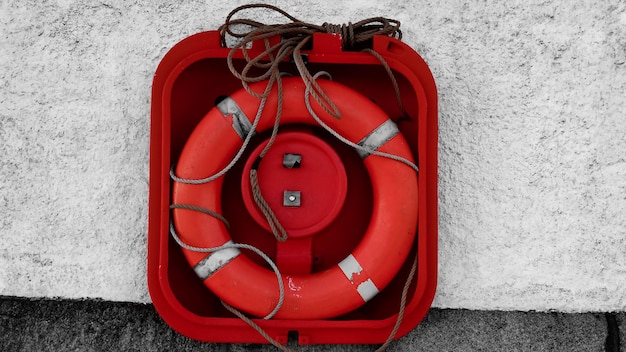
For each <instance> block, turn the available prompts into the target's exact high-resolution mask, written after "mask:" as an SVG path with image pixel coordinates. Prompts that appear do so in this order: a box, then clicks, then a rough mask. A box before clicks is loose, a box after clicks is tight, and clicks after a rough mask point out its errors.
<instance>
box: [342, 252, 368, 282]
mask: <svg viewBox="0 0 626 352" xmlns="http://www.w3.org/2000/svg"><path fill="white" fill-rule="evenodd" d="M337 265H339V268H340V269H341V271H343V274H344V275H346V277H347V278H348V280H350V281H353V280H354V274H356V275H360V274H361V271H363V268H362V267H361V264H359V262H358V261H357V260H356V258H355V257H354V256H353V255H352V254H350V255H348V256H347V257H346V258H345V259H344V260H342V261H341V262H339V264H337Z"/></svg>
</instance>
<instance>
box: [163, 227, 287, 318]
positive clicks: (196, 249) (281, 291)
mask: <svg viewBox="0 0 626 352" xmlns="http://www.w3.org/2000/svg"><path fill="white" fill-rule="evenodd" d="M170 233H171V234H172V237H173V238H174V240H175V241H176V243H178V245H179V246H181V247H182V248H184V249H186V250H189V251H193V252H200V253H209V252H217V251H221V250H224V249H228V248H243V249H248V250H251V251H252V252H254V253H256V254H257V255H258V256H260V257H261V258H263V260H265V262H267V264H269V266H270V267H272V270H273V271H274V273H275V274H276V279H277V280H278V291H279V297H278V303H276V307H274V310H272V311H271V312H270V313H269V314H268V315H266V316H265V317H263V319H266V320H267V319H271V318H272V317H273V316H274V315H276V313H278V311H279V310H280V308H281V307H282V305H283V301H284V300H285V287H284V285H283V277H282V275H281V274H280V271H279V270H278V267H277V266H276V264H274V262H273V261H272V259H270V257H268V256H267V254H265V253H263V251H261V250H260V249H258V248H256V247H254V246H252V245H249V244H245V243H227V244H223V245H221V246H218V247H195V246H191V245H188V244H187V243H185V242H183V240H182V239H181V238H180V237H179V236H178V234H177V233H176V229H175V228H174V223H173V222H171V221H170Z"/></svg>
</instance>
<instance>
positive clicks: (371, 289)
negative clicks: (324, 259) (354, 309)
mask: <svg viewBox="0 0 626 352" xmlns="http://www.w3.org/2000/svg"><path fill="white" fill-rule="evenodd" d="M337 265H339V268H340V269H341V271H343V274H344V275H345V276H346V278H348V280H350V282H351V283H352V284H353V285H354V284H355V283H354V276H355V275H356V276H358V275H360V274H361V272H362V271H363V268H362V267H361V264H359V262H358V261H357V260H356V258H355V257H354V256H353V255H352V254H350V255H349V256H347V257H346V258H345V259H344V260H342V261H341V262H339V264H337ZM356 290H357V292H358V293H359V295H361V298H363V301H365V302H367V301H369V300H370V299H372V298H373V297H374V296H376V295H377V294H378V292H379V290H378V287H376V285H375V284H374V281H372V279H371V278H370V279H367V280H365V281H363V282H361V283H360V284H359V285H358V286H357V287H356Z"/></svg>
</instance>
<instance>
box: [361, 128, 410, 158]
mask: <svg viewBox="0 0 626 352" xmlns="http://www.w3.org/2000/svg"><path fill="white" fill-rule="evenodd" d="M398 133H400V130H399V129H398V126H397V125H396V124H395V123H394V122H393V121H391V120H387V121H385V122H383V123H382V124H381V125H380V126H378V127H376V128H375V129H374V130H373V131H372V132H370V134H368V135H367V136H365V138H363V139H362V140H361V141H360V142H359V143H357V144H358V145H360V146H361V147H364V148H367V149H369V150H378V148H380V147H382V146H383V145H384V144H385V143H387V142H389V140H391V138H393V137H395V136H396V135H397V134H398ZM356 151H357V153H359V155H360V156H361V158H362V159H365V158H367V157H368V156H369V155H370V153H368V152H366V151H364V150H361V149H357V150H356Z"/></svg>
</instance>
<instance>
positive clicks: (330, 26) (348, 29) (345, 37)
mask: <svg viewBox="0 0 626 352" xmlns="http://www.w3.org/2000/svg"><path fill="white" fill-rule="evenodd" d="M322 28H324V30H325V31H326V33H330V34H339V35H340V36H341V42H342V46H343V47H344V48H347V49H352V48H354V45H355V43H356V39H355V36H354V25H353V24H352V22H348V24H345V23H342V24H334V23H328V22H324V23H323V24H322Z"/></svg>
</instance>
